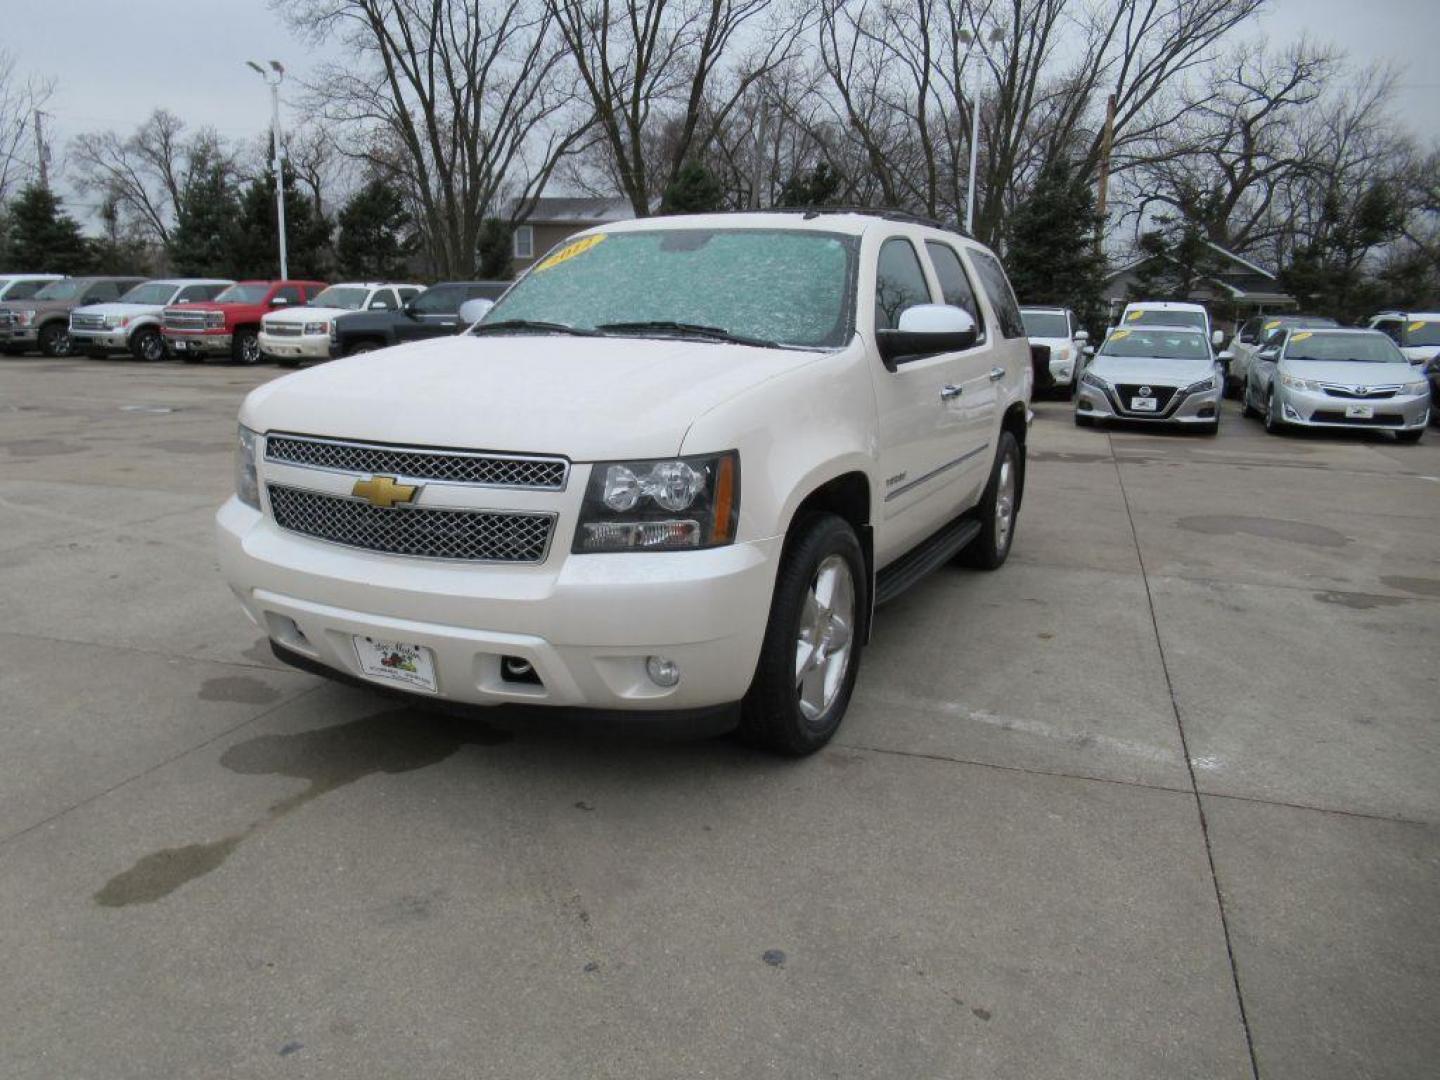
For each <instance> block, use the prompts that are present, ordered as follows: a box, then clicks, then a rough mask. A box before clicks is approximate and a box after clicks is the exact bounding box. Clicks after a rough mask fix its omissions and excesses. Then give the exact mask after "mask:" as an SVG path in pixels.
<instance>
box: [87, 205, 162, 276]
mask: <svg viewBox="0 0 1440 1080" xmlns="http://www.w3.org/2000/svg"><path fill="white" fill-rule="evenodd" d="M100 224H101V225H102V227H103V232H102V233H101V234H100V236H99V237H98V238H97V239H94V240H91V241H89V245H90V269H91V271H92V272H94V273H96V274H122V275H123V274H149V273H150V272H151V271H152V270H153V269H154V268H153V266H152V265H151V254H152V253H151V252H149V251H147V250H146V247H145V242H144V241H143V240H141V239H139V238H138V237H136V236H134V235H126V233H125V230H123V229H122V228H121V226H120V205H119V202H118V201H117V200H116V199H115V198H114V197H113V196H112V197H109V198H106V200H105V201H104V202H102V203H101V204H100Z"/></svg>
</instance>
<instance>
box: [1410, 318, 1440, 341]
mask: <svg viewBox="0 0 1440 1080" xmlns="http://www.w3.org/2000/svg"><path fill="white" fill-rule="evenodd" d="M1405 344H1406V346H1411V345H1440V321H1436V320H1430V319H1415V320H1413V321H1412V322H1408V323H1406V324H1405Z"/></svg>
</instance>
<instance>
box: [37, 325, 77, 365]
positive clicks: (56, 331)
mask: <svg viewBox="0 0 1440 1080" xmlns="http://www.w3.org/2000/svg"><path fill="white" fill-rule="evenodd" d="M40 351H41V352H42V353H44V354H45V355H46V356H50V357H58V356H69V355H70V351H71V349H70V328H69V327H68V326H66V325H65V324H64V323H58V322H52V323H50V324H48V325H46V326H42V327H41V328H40Z"/></svg>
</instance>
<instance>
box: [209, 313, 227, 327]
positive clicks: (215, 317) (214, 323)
mask: <svg viewBox="0 0 1440 1080" xmlns="http://www.w3.org/2000/svg"><path fill="white" fill-rule="evenodd" d="M224 325H225V313H224V312H223V311H207V312H205V326H206V328H207V329H209V330H219V329H220V328H221V327H223V326H224Z"/></svg>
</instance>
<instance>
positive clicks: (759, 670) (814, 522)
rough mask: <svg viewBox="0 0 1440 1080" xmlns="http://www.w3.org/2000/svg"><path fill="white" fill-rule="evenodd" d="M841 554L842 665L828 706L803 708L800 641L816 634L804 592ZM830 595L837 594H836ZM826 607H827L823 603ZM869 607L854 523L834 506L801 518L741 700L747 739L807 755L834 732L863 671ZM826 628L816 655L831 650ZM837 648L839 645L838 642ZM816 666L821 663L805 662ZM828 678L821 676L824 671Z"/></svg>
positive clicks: (789, 543) (788, 543) (783, 561)
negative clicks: (846, 588) (846, 602)
mask: <svg viewBox="0 0 1440 1080" xmlns="http://www.w3.org/2000/svg"><path fill="white" fill-rule="evenodd" d="M832 560H838V562H839V563H840V564H843V565H844V566H845V567H847V568H848V570H849V574H850V584H851V601H852V612H853V613H852V616H851V625H850V627H849V633H850V637H849V641H848V644H847V645H846V646H843V648H846V649H847V652H846V654H845V657H844V668H843V671H842V673H841V674H840V675H839V683H838V685H836V686H835V687H834V690H833V697H831V698H830V699H829V700H828V702H826V703H825V705H824V708H823V710H821V711H820V712H818V713H817V714H815V715H812V716H807V715H806V712H805V711H804V710H803V709H802V704H801V699H802V694H803V693H804V692H805V690H806V682H807V677H805V676H797V674H796V668H797V666H799V664H800V656H799V653H800V649H802V648H803V647H804V646H805V644H806V643H807V635H808V637H809V638H810V639H813V636H814V630H813V624H812V625H811V626H810V627H802V625H801V623H802V621H803V618H802V617H803V616H804V614H805V612H806V610H807V604H806V600H807V597H809V596H810V595H811V592H812V590H813V589H814V588H816V587H817V584H818V577H817V575H818V574H819V572H820V571H821V569H822V566H827V567H828V569H830V570H834V569H835V568H836V563H835V562H833V561H832ZM831 599H832V602H833V601H834V599H835V597H834V595H833V594H832V597H831ZM822 610H823V609H822ZM869 610H870V580H869V578H868V577H867V576H866V574H865V556H864V553H863V552H862V551H861V550H860V541H859V539H858V538H857V537H856V535H855V530H854V529H853V528H851V527H850V523H849V522H847V521H846V520H845V519H843V518H840V517H837V516H836V515H834V514H815V515H813V516H810V517H807V518H806V519H804V520H803V521H800V522H797V523H796V525H795V527H794V530H793V531H792V533H791V535H790V537H789V538H788V540H787V541H786V544H785V552H784V554H783V555H782V556H781V560H780V570H779V572H778V573H777V574H776V577H775V592H774V595H773V597H772V598H771V601H770V621H769V623H768V624H767V626H766V628H765V642H764V644H763V645H762V646H761V647H760V662H759V663H758V664H757V665H756V667H755V678H754V679H753V680H752V681H751V683H750V689H749V691H747V692H746V694H745V698H744V700H743V701H742V702H741V706H740V729H739V734H740V737H741V738H742V739H744V740H745V741H746V742H748V743H750V744H751V745H753V746H759V747H762V748H763V749H766V750H769V751H771V752H773V753H776V754H785V755H787V756H790V757H802V756H804V755H805V754H813V753H814V752H815V751H816V750H819V749H820V748H821V747H822V746H824V745H825V744H826V743H827V742H829V741H830V739H831V737H832V736H833V735H834V734H835V731H836V729H838V728H839V726H840V721H841V720H842V719H843V718H844V716H845V709H846V707H847V706H848V705H849V704H850V695H851V692H852V691H853V690H854V688H855V677H856V675H857V674H858V673H859V671H860V635H861V628H862V626H863V623H864V620H865V618H866V617H867V615H868V612H869ZM832 632H833V627H832V628H831V629H830V630H828V631H826V636H825V639H824V641H822V643H821V644H820V645H819V646H818V647H815V646H813V645H812V656H819V657H820V658H821V659H827V660H829V659H833V658H834V657H835V655H836V654H835V653H832V654H831V656H830V657H828V658H827V657H826V656H825V653H824V649H825V647H826V645H827V644H828V643H829V642H830V640H831V639H830V637H829V634H830V633H832ZM837 652H838V650H837ZM808 670H809V671H811V673H812V674H813V673H814V672H815V671H818V668H811V669H808ZM822 683H823V678H822Z"/></svg>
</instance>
